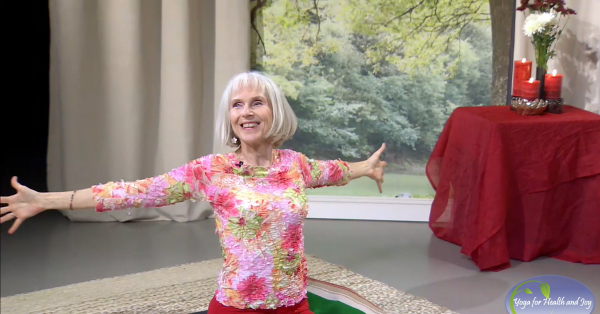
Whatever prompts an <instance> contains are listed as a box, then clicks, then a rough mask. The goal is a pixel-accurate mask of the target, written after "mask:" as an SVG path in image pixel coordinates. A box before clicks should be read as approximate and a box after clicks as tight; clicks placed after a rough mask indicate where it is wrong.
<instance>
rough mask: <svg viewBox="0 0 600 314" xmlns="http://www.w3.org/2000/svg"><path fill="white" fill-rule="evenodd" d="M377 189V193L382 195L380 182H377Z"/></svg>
mask: <svg viewBox="0 0 600 314" xmlns="http://www.w3.org/2000/svg"><path fill="white" fill-rule="evenodd" d="M377 188H378V189H379V193H383V188H382V187H381V181H377Z"/></svg>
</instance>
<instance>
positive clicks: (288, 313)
mask: <svg viewBox="0 0 600 314" xmlns="http://www.w3.org/2000/svg"><path fill="white" fill-rule="evenodd" d="M243 313H261V314H314V313H313V312H311V311H310V310H309V309H308V300H306V299H304V300H303V301H302V302H300V303H298V304H296V305H294V306H286V307H280V308H278V309H275V310H252V309H247V310H240V309H236V308H233V307H228V306H225V305H223V304H221V303H219V302H218V301H217V299H216V298H214V297H213V299H212V300H211V301H210V304H209V305H208V314H243Z"/></svg>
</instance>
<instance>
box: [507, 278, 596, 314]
mask: <svg viewBox="0 0 600 314" xmlns="http://www.w3.org/2000/svg"><path fill="white" fill-rule="evenodd" d="M504 303H505V305H506V311H508V313H509V314H537V313H540V314H541V313H552V314H591V313H592V311H593V310H594V305H595V302H594V295H593V294H592V291H590V289H588V288H587V287H586V286H585V285H583V284H582V283H580V282H578V281H577V280H573V279H571V278H567V277H563V276H537V277H532V278H529V279H527V280H524V281H522V282H520V283H519V284H517V285H516V286H514V287H513V288H512V289H511V290H510V291H509V292H508V294H507V295H506V300H505V302H504Z"/></svg>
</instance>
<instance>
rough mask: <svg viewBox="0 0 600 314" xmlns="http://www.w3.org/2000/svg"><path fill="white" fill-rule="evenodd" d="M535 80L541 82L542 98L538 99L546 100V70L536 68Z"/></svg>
mask: <svg viewBox="0 0 600 314" xmlns="http://www.w3.org/2000/svg"><path fill="white" fill-rule="evenodd" d="M535 79H536V80H538V81H540V92H539V94H540V96H539V97H538V98H539V99H542V100H544V99H546V97H545V95H544V81H545V80H546V69H544V68H542V67H536V68H535Z"/></svg>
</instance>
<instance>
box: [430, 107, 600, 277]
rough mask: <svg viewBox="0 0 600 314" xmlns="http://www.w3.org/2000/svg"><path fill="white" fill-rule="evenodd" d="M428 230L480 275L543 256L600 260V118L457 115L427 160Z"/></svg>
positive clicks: (496, 110)
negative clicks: (431, 192) (512, 262)
mask: <svg viewBox="0 0 600 314" xmlns="http://www.w3.org/2000/svg"><path fill="white" fill-rule="evenodd" d="M426 172H427V177H428V178H429V181H430V183H431V184H432V186H433V188H434V189H435V191H436V196H435V199H434V201H433V205H432V208H431V215H430V218H429V227H430V228H431V230H432V231H433V233H434V235H435V236H436V237H438V238H440V239H442V240H445V241H449V242H451V243H454V244H457V245H459V246H460V247H461V251H460V252H461V253H462V254H465V255H467V256H468V257H470V258H471V259H472V261H473V262H474V263H475V264H476V265H477V267H479V269H480V270H483V271H486V270H492V271H499V270H503V269H506V268H509V267H510V259H516V260H520V261H526V262H528V261H531V260H534V259H536V258H537V257H540V256H550V257H554V258H557V259H561V260H565V261H570V262H581V263H584V264H598V263H600V116H599V115H596V114H594V113H591V112H588V111H584V110H580V109H577V108H574V107H571V106H565V109H564V113H563V114H558V115H555V114H547V113H546V114H543V115H540V116H529V117H526V116H520V115H518V114H516V113H515V112H512V111H510V109H509V107H508V106H490V107H463V108H458V109H456V110H455V111H454V112H453V113H452V115H451V116H450V118H449V119H448V121H447V122H446V125H445V127H444V130H443V131H442V133H441V135H440V138H439V140H438V142H437V144H436V146H435V148H434V150H433V153H432V155H431V158H430V159H429V162H428V163H427V168H426Z"/></svg>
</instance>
